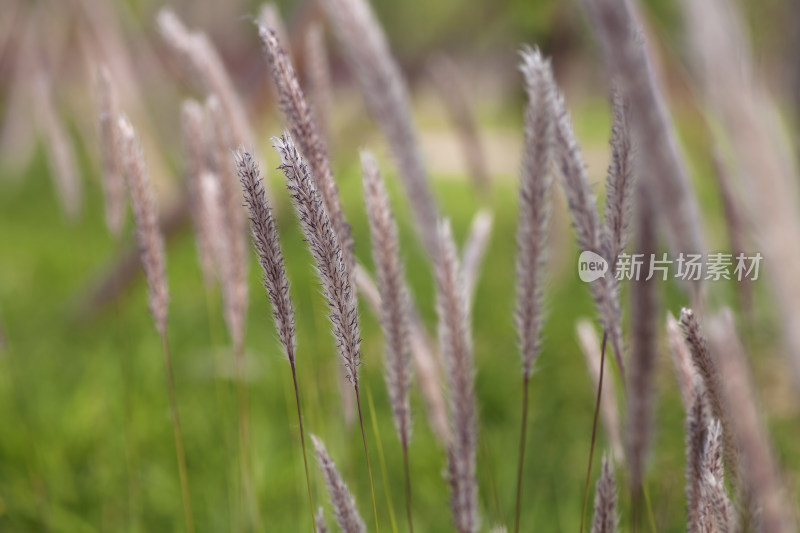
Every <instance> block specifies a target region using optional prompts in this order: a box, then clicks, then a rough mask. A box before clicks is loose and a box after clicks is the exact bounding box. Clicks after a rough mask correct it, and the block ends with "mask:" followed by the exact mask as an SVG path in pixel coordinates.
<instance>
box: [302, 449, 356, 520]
mask: <svg viewBox="0 0 800 533" xmlns="http://www.w3.org/2000/svg"><path fill="white" fill-rule="evenodd" d="M311 440H312V441H313V443H314V448H316V450H317V461H318V462H319V468H320V470H322V474H323V475H324V476H325V485H327V487H328V495H329V496H330V499H331V505H332V506H333V513H334V516H335V517H336V523H337V524H338V525H339V528H340V529H341V530H342V532H343V533H366V531H367V526H366V525H364V520H363V519H362V518H361V515H360V514H359V513H358V509H356V500H355V498H353V495H352V494H350V491H349V490H348V488H347V485H346V484H345V482H344V481H343V480H342V476H340V475H339V471H338V470H336V465H335V464H334V463H333V461H332V460H331V458H330V456H329V455H328V451H327V450H326V449H325V445H324V444H323V443H322V441H321V440H320V439H319V438H318V437H316V436H315V435H311Z"/></svg>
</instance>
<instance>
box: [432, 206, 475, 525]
mask: <svg viewBox="0 0 800 533" xmlns="http://www.w3.org/2000/svg"><path fill="white" fill-rule="evenodd" d="M437 237H438V241H439V242H438V245H437V246H438V256H437V258H436V268H435V275H436V290H437V297H436V304H437V305H436V307H437V312H438V315H439V347H440V350H441V353H442V356H443V359H444V361H445V365H446V367H447V382H448V390H449V393H450V402H449V403H450V425H451V435H452V437H451V441H450V446H449V449H448V458H449V461H448V469H447V470H448V478H449V479H448V480H449V482H450V490H451V497H450V507H451V510H452V513H453V520H454V522H455V526H456V529H457V530H458V531H459V533H473V532H475V531H477V529H478V524H479V519H478V494H477V492H478V491H477V482H476V472H475V449H476V446H477V421H476V416H477V415H476V412H475V411H476V407H475V384H474V369H473V360H472V339H471V335H470V331H469V316H468V310H467V307H466V301H465V297H464V289H463V283H462V281H461V271H460V268H459V265H458V257H457V255H456V247H455V243H454V242H453V236H452V233H451V230H450V224H449V222H447V221H442V222H440V223H439V227H438V232H437Z"/></svg>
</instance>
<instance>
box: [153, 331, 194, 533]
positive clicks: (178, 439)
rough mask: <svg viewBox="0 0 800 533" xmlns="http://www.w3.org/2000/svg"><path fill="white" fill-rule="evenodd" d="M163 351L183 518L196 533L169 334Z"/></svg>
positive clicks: (165, 337)
mask: <svg viewBox="0 0 800 533" xmlns="http://www.w3.org/2000/svg"><path fill="white" fill-rule="evenodd" d="M161 349H162V352H163V353H164V367H165V370H166V376H167V394H168V395H169V407H170V411H171V413H172V431H173V433H174V436H175V454H176V455H177V459H178V476H179V478H180V483H181V499H182V500H183V516H184V519H185V521H186V531H187V532H188V533H194V519H193V518H192V501H191V498H190V496H189V479H188V476H187V474H186V453H185V452H184V451H183V437H182V434H181V420H180V417H179V415H178V401H177V399H176V396H175V378H174V377H173V374H172V357H171V356H170V352H169V341H168V340H167V333H166V331H165V332H162V333H161Z"/></svg>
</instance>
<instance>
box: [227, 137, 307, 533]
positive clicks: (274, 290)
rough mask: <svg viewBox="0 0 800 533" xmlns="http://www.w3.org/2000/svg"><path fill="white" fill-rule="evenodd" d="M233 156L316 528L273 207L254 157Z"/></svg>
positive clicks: (289, 311) (239, 153) (291, 316)
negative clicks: (289, 392) (288, 382)
mask: <svg viewBox="0 0 800 533" xmlns="http://www.w3.org/2000/svg"><path fill="white" fill-rule="evenodd" d="M235 159H236V168H237V173H238V175H239V181H240V183H241V185H242V190H243V191H244V201H245V205H246V206H247V209H248V212H249V213H250V226H251V230H252V234H253V242H254V243H255V248H256V252H257V253H258V259H259V263H260V264H261V268H262V270H263V271H264V278H263V280H264V288H265V289H266V290H267V296H268V297H269V301H270V304H271V305H272V318H273V320H274V321H275V329H276V330H277V331H278V339H280V342H281V346H282V347H283V350H284V353H285V354H286V357H287V359H289V365H290V366H291V369H292V383H293V385H294V396H295V403H296V406H297V420H298V424H299V426H300V445H301V447H302V450H303V466H304V468H305V473H306V486H307V488H308V503H309V509H310V510H311V520H312V524H313V525H314V530H315V531H316V519H315V517H314V498H313V496H312V493H311V479H310V477H309V473H308V458H307V456H306V440H305V433H304V431H303V415H302V411H301V408H300V390H299V388H298V386H297V370H296V366H295V351H296V349H297V337H296V335H295V329H294V307H293V306H292V299H291V296H290V295H289V278H288V277H287V276H286V266H285V265H284V262H283V252H281V246H280V241H279V240H278V228H277V227H276V226H275V220H274V219H273V218H272V210H271V209H270V206H269V202H268V201H267V194H266V192H265V191H264V184H263V183H262V180H261V171H260V170H259V168H258V164H257V163H256V162H255V160H254V159H253V156H252V154H250V153H249V152H247V151H245V150H244V148H241V147H240V148H239V150H238V151H237V152H236V154H235Z"/></svg>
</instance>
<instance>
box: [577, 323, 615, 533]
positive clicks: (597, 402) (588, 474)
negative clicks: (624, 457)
mask: <svg viewBox="0 0 800 533" xmlns="http://www.w3.org/2000/svg"><path fill="white" fill-rule="evenodd" d="M607 341H608V333H607V332H605V331H604V332H603V347H602V349H601V350H600V378H599V379H598V380H597V399H596V400H595V402H594V420H593V421H592V444H591V447H590V448H589V467H588V468H587V469H586V486H585V487H584V489H583V511H581V529H580V533H583V525H584V524H585V523H586V506H587V505H588V504H589V483H590V480H591V478H592V460H593V459H594V443H595V440H596V439H597V418H598V415H599V414H600V397H601V395H602V394H603V368H605V366H606V365H605V363H606V342H607Z"/></svg>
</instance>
